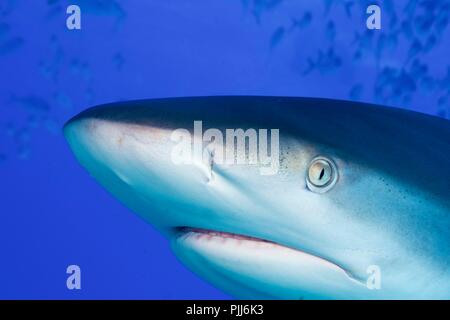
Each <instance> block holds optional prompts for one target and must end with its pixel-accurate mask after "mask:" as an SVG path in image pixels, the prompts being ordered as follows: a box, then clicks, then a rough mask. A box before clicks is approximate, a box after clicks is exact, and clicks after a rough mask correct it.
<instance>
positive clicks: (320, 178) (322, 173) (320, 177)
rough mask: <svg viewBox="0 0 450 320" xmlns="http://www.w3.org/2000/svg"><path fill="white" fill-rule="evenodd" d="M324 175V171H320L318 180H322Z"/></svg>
mask: <svg viewBox="0 0 450 320" xmlns="http://www.w3.org/2000/svg"><path fill="white" fill-rule="evenodd" d="M324 174H325V170H324V169H323V168H322V171H320V176H319V180H322V178H323V175H324Z"/></svg>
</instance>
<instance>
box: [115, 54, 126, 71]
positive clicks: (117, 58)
mask: <svg viewBox="0 0 450 320" xmlns="http://www.w3.org/2000/svg"><path fill="white" fill-rule="evenodd" d="M113 62H114V65H115V66H116V69H117V70H122V67H123V65H124V64H125V58H124V57H123V55H122V54H121V53H120V52H117V53H116V54H115V55H114V57H113Z"/></svg>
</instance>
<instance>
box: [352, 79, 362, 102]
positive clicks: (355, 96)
mask: <svg viewBox="0 0 450 320" xmlns="http://www.w3.org/2000/svg"><path fill="white" fill-rule="evenodd" d="M363 90H364V87H363V85H362V84H360V83H359V84H356V85H354V86H353V87H352V88H351V90H350V93H349V97H350V99H352V100H359V99H361V95H362V93H363Z"/></svg>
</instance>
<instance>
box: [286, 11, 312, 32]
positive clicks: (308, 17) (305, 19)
mask: <svg viewBox="0 0 450 320" xmlns="http://www.w3.org/2000/svg"><path fill="white" fill-rule="evenodd" d="M312 17H313V16H312V13H311V12H310V11H306V12H305V13H304V14H303V16H302V17H301V18H300V19H296V18H293V19H292V26H291V30H292V29H294V28H299V29H303V28H306V27H308V26H309V25H310V24H311V22H312Z"/></svg>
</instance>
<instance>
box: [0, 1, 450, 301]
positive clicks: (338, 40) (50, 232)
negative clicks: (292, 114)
mask: <svg viewBox="0 0 450 320" xmlns="http://www.w3.org/2000/svg"><path fill="white" fill-rule="evenodd" d="M372 3H378V4H379V5H380V6H381V8H382V29H381V30H367V28H366V24H365V19H366V17H367V15H366V13H365V9H366V7H367V6H368V5H369V4H372ZM69 4H79V5H80V7H81V11H82V29H81V30H76V31H69V30H68V29H67V28H66V24H65V23H66V17H67V15H66V12H65V11H66V7H67V6H68V5H69ZM449 13H450V1H448V0H441V1H438V0H436V1H432V0H395V1H393V0H384V1H370V2H369V1H351V0H341V1H333V0H309V1H306V0H305V1H300V0H298V1H289V0H284V1H283V0H242V1H241V0H214V1H211V0H192V1H186V0H148V1H142V0H127V1H118V0H116V1H114V0H109V1H107V0H91V1H89V0H83V1H82V0H80V1H75V0H73V1H64V0H47V1H44V0H41V1H19V0H1V1H0V182H1V184H0V298H37V299H47V298H57V299H59V298H65V299H79V298H88V299H91V298H105V299H108V298H125V299H132V298H137V299H144V298H145V299H178V298H184V299H197V298H206V299H214V298H216V299H227V298H229V297H228V296H227V295H225V294H224V293H222V292H220V291H219V290H217V289H215V288H213V287H212V286H210V285H209V284H207V283H205V282H204V281H203V280H201V279H199V278H197V277H196V276H195V275H194V274H192V273H191V272H190V271H188V270H187V269H185V268H184V267H183V266H182V265H181V264H180V263H179V262H178V261H177V260H176V259H175V257H174V256H173V255H172V254H171V252H170V250H169V245H168V243H167V241H166V240H165V239H163V238H162V236H161V235H159V234H158V233H157V232H156V231H155V230H154V229H153V228H152V226H150V225H148V224H146V223H144V222H143V221H142V220H141V219H140V218H138V217H137V216H136V215H134V214H133V213H132V212H131V211H130V210H128V209H127V208H125V207H124V206H123V205H121V204H120V203H119V202H118V201H116V200H115V199H114V198H113V197H112V196H111V195H109V194H108V193H107V192H106V191H105V190H104V189H102V188H101V187H100V186H99V185H98V184H97V183H96V182H95V181H94V180H93V179H92V178H91V177H90V176H89V175H88V174H87V172H86V171H84V170H83V169H82V168H81V167H80V166H79V165H78V163H77V162H76V161H75V159H74V157H73V155H72V154H71V152H70V150H69V148H68V146H67V145H66V143H65V141H64V139H63V137H62V134H61V127H62V125H63V124H64V122H65V121H66V120H67V119H68V118H70V117H71V116H73V115H75V114H76V113H78V112H79V111H81V110H83V109H85V108H87V107H89V106H92V105H95V104H100V103H106V102H114V101H118V100H126V99H144V98H159V97H178V96H193V95H201V96H204V95H230V94H233V95H284V96H308V97H327V98H335V99H348V100H355V101H364V102H371V103H380V104H385V105H389V106H396V107H402V108H405V109H409V110H416V111H420V112H424V113H428V114H432V115H437V116H440V117H447V118H450V33H449V31H448V29H449V28H448V22H449V17H450V14H449ZM355 134H357V133H356V132H355ZM70 264H77V265H79V266H80V267H81V270H82V289H81V290H78V291H77V290H73V291H70V290H68V289H67V288H66V277H67V274H66V272H65V271H66V267H67V266H68V265H70Z"/></svg>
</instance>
